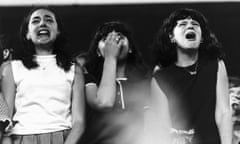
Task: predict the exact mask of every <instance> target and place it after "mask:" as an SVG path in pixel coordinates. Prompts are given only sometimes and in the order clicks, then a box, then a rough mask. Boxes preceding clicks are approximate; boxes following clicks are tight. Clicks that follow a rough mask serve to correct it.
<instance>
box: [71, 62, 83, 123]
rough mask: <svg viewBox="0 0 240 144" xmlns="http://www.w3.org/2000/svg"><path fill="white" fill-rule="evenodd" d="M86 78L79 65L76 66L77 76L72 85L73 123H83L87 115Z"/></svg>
mask: <svg viewBox="0 0 240 144" xmlns="http://www.w3.org/2000/svg"><path fill="white" fill-rule="evenodd" d="M84 112H85V98H84V77H83V72H82V69H81V67H80V66H79V65H76V66H75V75H74V80H73V85H72V117H73V123H75V122H81V123H82V122H83V121H84V115H85V113H84Z"/></svg>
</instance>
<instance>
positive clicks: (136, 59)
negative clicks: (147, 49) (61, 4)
mask: <svg viewBox="0 0 240 144" xmlns="http://www.w3.org/2000/svg"><path fill="white" fill-rule="evenodd" d="M113 30H115V31H116V32H119V33H121V34H123V35H124V36H126V37H127V39H128V41H129V48H130V49H131V51H132V52H131V53H128V56H127V60H126V63H127V66H126V75H127V76H129V77H131V76H130V73H131V72H133V71H134V70H136V69H138V70H139V71H142V72H146V71H147V67H146V65H145V64H144V62H143V59H142V58H141V55H140V53H139V51H138V49H137V48H136V47H135V45H134V43H133V39H132V36H131V33H130V30H129V28H128V27H127V26H126V24H124V23H122V22H119V21H111V22H106V23H104V24H103V25H101V26H100V27H98V29H97V31H96V34H95V36H94V38H93V40H92V42H91V44H90V48H89V51H88V59H87V63H86V68H87V70H88V72H89V73H90V74H92V75H93V76H94V77H95V78H96V79H97V81H98V82H99V81H100V79H101V76H102V72H103V63H104V58H103V57H102V56H99V55H98V54H97V51H98V42H99V41H100V40H101V39H103V38H105V37H107V35H108V33H110V32H112V31H113Z"/></svg>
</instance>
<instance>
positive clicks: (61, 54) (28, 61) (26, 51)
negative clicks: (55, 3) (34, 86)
mask: <svg viewBox="0 0 240 144" xmlns="http://www.w3.org/2000/svg"><path fill="white" fill-rule="evenodd" d="M39 9H45V10H48V11H51V12H52V13H54V11H53V10H52V9H51V8H49V7H48V6H41V7H34V8H33V9H32V10H31V11H30V12H29V13H28V15H27V16H26V17H25V18H24V19H23V22H22V25H21V28H20V39H21V41H22V43H23V48H22V50H21V51H19V53H20V54H19V56H18V57H17V59H20V60H22V62H23V64H24V66H26V67H27V68H28V69H32V68H36V67H38V64H37V62H36V61H35V60H34V55H35V54H36V52H35V48H34V44H33V42H32V41H31V40H28V39H27V38H26V34H27V32H28V24H29V20H30V17H31V15H32V13H33V12H35V11H36V10H39ZM54 16H55V18H56V21H57V24H58V30H59V31H60V33H59V35H58V36H57V38H56V40H55V42H54V44H53V54H56V59H57V65H58V66H59V67H61V68H63V69H64V70H65V71H68V70H69V69H70V66H71V59H70V57H69V55H68V52H67V50H66V48H65V45H66V43H67V40H66V37H65V32H64V30H63V25H62V23H61V21H60V19H59V18H58V17H57V16H56V14H55V13H54Z"/></svg>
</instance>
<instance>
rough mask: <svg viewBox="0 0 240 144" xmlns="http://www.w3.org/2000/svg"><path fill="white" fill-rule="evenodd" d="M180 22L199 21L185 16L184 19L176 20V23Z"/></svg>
mask: <svg viewBox="0 0 240 144" xmlns="http://www.w3.org/2000/svg"><path fill="white" fill-rule="evenodd" d="M181 22H197V23H199V22H198V21H197V20H195V19H193V18H191V17H187V18H184V19H179V20H177V23H181Z"/></svg>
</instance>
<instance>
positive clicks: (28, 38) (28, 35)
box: [26, 32, 31, 40]
mask: <svg viewBox="0 0 240 144" xmlns="http://www.w3.org/2000/svg"><path fill="white" fill-rule="evenodd" d="M26 39H27V40H30V39H31V36H30V34H29V33H28V32H27V34H26Z"/></svg>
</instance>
